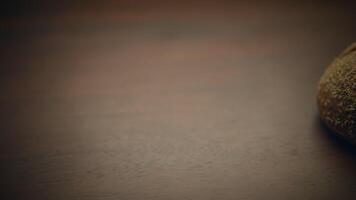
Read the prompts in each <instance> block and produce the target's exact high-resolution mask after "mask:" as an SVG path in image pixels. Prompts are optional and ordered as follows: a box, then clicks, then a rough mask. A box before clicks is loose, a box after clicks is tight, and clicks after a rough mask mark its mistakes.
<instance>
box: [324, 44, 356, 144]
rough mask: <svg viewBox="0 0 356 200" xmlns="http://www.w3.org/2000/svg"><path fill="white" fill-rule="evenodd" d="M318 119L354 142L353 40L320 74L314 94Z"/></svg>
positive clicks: (355, 80)
mask: <svg viewBox="0 0 356 200" xmlns="http://www.w3.org/2000/svg"><path fill="white" fill-rule="evenodd" d="M317 103H318V107H319V112H320V117H321V119H322V121H323V122H324V123H325V124H326V125H327V126H328V127H329V128H330V129H332V130H333V131H334V132H336V133H337V134H339V135H340V136H342V137H343V138H345V139H346V140H348V141H350V142H351V143H353V144H354V145H356V42H355V43H353V44H352V45H350V46H349V47H348V48H347V49H345V50H344V51H343V52H342V53H341V54H340V55H339V56H338V57H337V58H336V59H335V60H334V61H333V62H332V63H331V65H330V66H329V67H328V68H327V69H326V71H325V72H324V74H323V75H322V77H321V79H320V82H319V87H318V94H317Z"/></svg>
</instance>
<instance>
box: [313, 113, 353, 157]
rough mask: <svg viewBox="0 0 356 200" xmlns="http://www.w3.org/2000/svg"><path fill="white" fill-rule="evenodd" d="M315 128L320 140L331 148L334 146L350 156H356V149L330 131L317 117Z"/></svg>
mask: <svg viewBox="0 0 356 200" xmlns="http://www.w3.org/2000/svg"><path fill="white" fill-rule="evenodd" d="M315 126H316V129H317V130H318V132H319V133H320V135H321V137H322V139H323V140H325V141H326V142H327V143H330V145H331V146H335V148H337V149H338V150H340V151H342V152H344V153H347V154H349V155H351V156H356V147H355V146H353V145H352V144H351V143H349V142H348V141H347V140H345V139H344V138H342V137H340V136H339V135H337V134H336V133H335V132H333V131H332V130H330V129H329V128H328V127H327V126H326V125H325V124H324V123H323V122H322V121H321V119H320V118H319V117H318V116H317V117H316V119H315Z"/></svg>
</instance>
